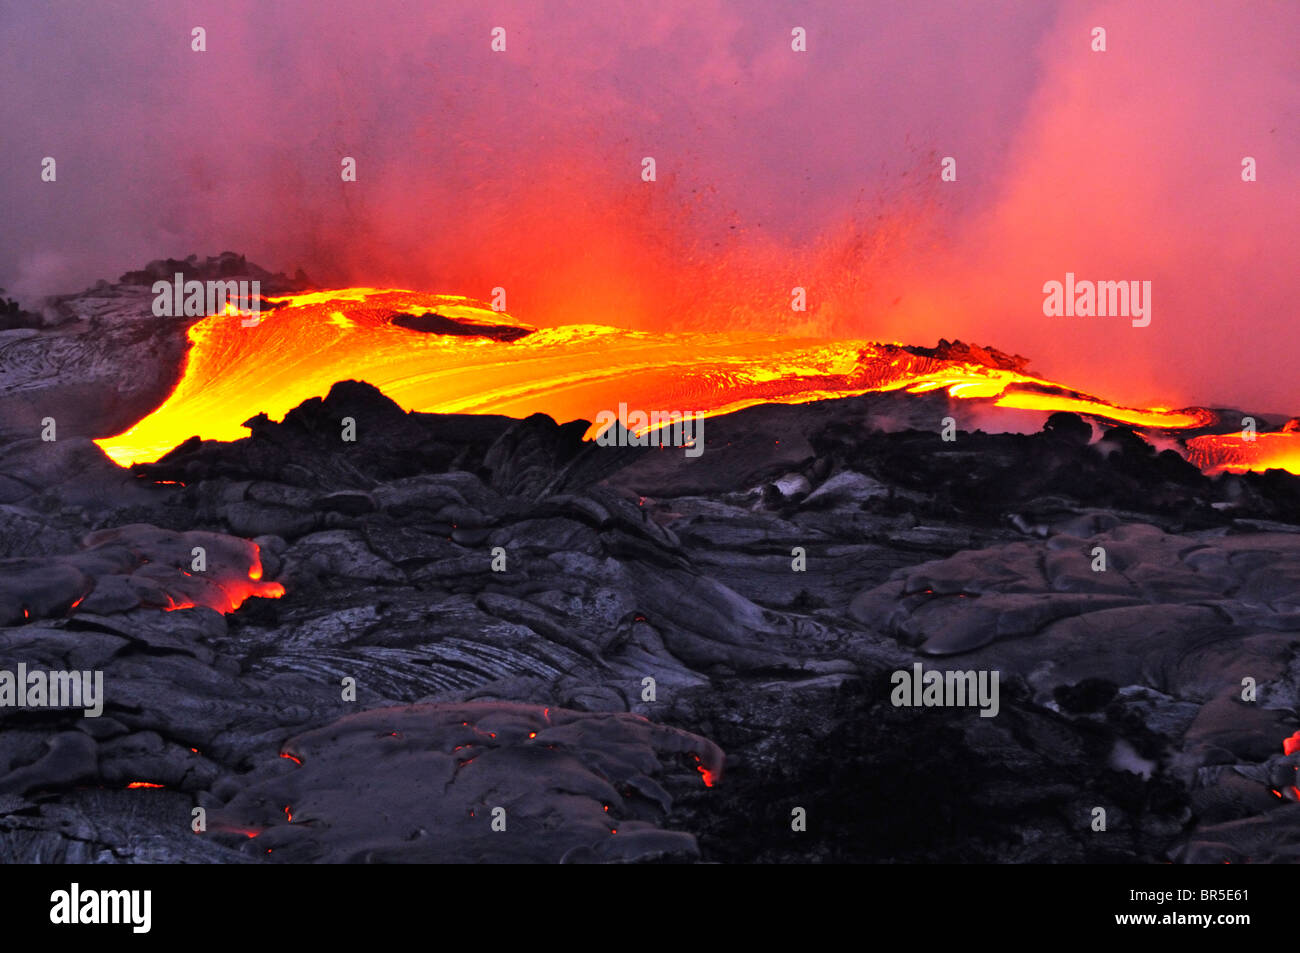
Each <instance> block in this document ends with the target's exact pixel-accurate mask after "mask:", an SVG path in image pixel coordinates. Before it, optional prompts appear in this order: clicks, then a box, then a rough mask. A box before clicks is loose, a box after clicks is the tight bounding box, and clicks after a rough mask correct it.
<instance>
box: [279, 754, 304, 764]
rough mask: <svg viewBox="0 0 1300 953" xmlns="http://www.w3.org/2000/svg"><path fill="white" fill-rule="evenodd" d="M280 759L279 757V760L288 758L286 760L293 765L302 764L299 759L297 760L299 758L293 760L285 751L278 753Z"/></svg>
mask: <svg viewBox="0 0 1300 953" xmlns="http://www.w3.org/2000/svg"><path fill="white" fill-rule="evenodd" d="M280 757H281V758H288V759H289V760H290V761H292V762H293V763H294V764H302V760H301V759H299V758H295V757H294V756H293V755H291V754H289V752H287V751H281V752H280Z"/></svg>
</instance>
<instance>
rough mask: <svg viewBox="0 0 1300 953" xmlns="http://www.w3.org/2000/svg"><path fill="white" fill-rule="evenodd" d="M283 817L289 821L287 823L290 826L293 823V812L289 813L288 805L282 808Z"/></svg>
mask: <svg viewBox="0 0 1300 953" xmlns="http://www.w3.org/2000/svg"><path fill="white" fill-rule="evenodd" d="M284 816H285V817H287V818H288V819H289V823H290V824H292V823H293V811H291V810H290V809H289V805H288V804H286V805H285V806H284Z"/></svg>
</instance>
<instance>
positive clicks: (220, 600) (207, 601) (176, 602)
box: [163, 540, 284, 614]
mask: <svg viewBox="0 0 1300 953" xmlns="http://www.w3.org/2000/svg"><path fill="white" fill-rule="evenodd" d="M240 542H241V543H243V544H244V545H245V546H246V547H248V548H249V551H250V557H251V562H252V564H251V565H250V566H249V567H248V578H247V579H244V578H241V577H240V576H239V575H238V573H235V574H234V575H233V576H232V575H228V574H222V573H220V572H213V573H209V574H208V575H207V576H206V577H205V578H204V579H202V580H197V579H196V580H195V582H194V583H193V584H190V585H188V586H186V585H180V586H178V587H177V589H178V591H180V592H183V593H184V595H185V596H186V597H187V598H181V599H177V598H176V597H175V596H172V595H169V596H168V597H167V602H168V604H167V605H166V606H164V607H163V608H164V610H165V611H167V612H175V611H176V610H178V609H193V608H194V607H195V606H206V607H207V608H209V609H216V610H217V611H218V612H220V613H223V614H225V613H230V612H234V611H235V610H236V609H238V608H239V607H240V606H242V605H243V604H244V603H245V602H247V601H248V600H249V599H250V598H251V597H253V596H258V597H260V598H262V599H279V598H280V597H281V596H283V595H284V586H282V585H281V584H280V583H278V582H262V581H261V579H262V556H261V549H260V547H259V546H258V545H257V544H256V543H254V542H251V541H248V540H241V541H240ZM182 575H184V576H187V577H189V578H191V579H193V578H194V577H193V575H192V574H191V573H187V572H182Z"/></svg>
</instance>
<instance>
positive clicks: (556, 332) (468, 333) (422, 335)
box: [97, 288, 1300, 472]
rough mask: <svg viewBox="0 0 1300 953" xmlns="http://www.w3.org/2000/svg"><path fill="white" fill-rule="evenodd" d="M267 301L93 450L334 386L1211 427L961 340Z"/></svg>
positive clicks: (425, 305) (168, 437)
mask: <svg viewBox="0 0 1300 953" xmlns="http://www.w3.org/2000/svg"><path fill="white" fill-rule="evenodd" d="M267 300H268V301H269V302H270V303H271V304H272V308H271V309H269V310H264V311H262V312H261V314H260V316H259V319H258V321H257V323H256V324H252V323H251V321H248V319H246V318H245V317H244V316H242V315H240V314H239V313H237V312H234V311H233V309H228V310H227V312H226V313H221V314H216V315H210V316H208V317H205V318H203V319H201V320H199V321H198V322H197V323H195V324H194V325H193V326H192V327H191V328H190V329H189V341H190V349H189V353H188V356H187V359H186V364H185V368H184V372H183V375H182V378H181V380H180V383H179V384H178V385H177V387H176V388H175V390H174V391H173V392H172V394H171V395H170V396H169V397H168V398H167V400H166V401H165V402H164V403H163V404H162V406H160V407H159V408H157V409H156V410H155V411H154V412H153V413H151V414H149V415H148V416H147V417H145V418H144V419H143V420H141V421H139V422H138V423H136V424H135V426H133V427H131V428H130V429H129V430H127V431H125V432H123V433H121V434H118V435H116V436H113V437H109V438H106V439H102V440H99V441H97V442H98V443H99V445H100V446H101V447H102V448H103V449H104V451H105V452H106V453H107V454H108V455H109V456H110V457H111V458H112V459H113V460H114V461H116V462H117V463H119V464H121V465H124V466H125V465H129V464H131V463H134V462H148V461H152V460H156V459H158V458H159V457H161V456H163V455H164V454H165V453H167V452H168V451H169V450H171V449H172V448H173V447H175V446H176V445H178V444H179V443H181V442H182V441H184V440H185V439H187V438H189V437H191V436H194V435H198V436H200V437H202V438H205V439H213V440H237V439H240V438H241V437H244V436H246V435H247V431H246V430H245V428H244V427H243V426H242V424H243V422H244V421H246V420H248V419H249V418H251V417H253V416H255V415H256V414H258V413H266V414H267V415H268V416H269V417H271V418H273V419H276V420H279V419H281V418H283V416H284V415H285V414H286V413H287V412H288V411H290V410H292V409H293V408H294V407H296V406H297V405H298V404H300V403H302V402H303V401H304V400H307V399H309V398H312V397H321V396H324V395H325V394H326V393H327V392H328V391H329V388H330V386H331V385H332V384H333V383H335V382H336V381H339V380H347V379H355V380H364V381H367V382H369V383H371V384H373V385H375V386H376V387H378V388H379V389H381V390H382V391H383V392H384V393H385V394H387V395H388V396H389V397H390V398H391V399H392V400H394V401H395V402H396V403H398V404H399V405H400V406H402V407H403V408H405V409H407V410H415V411H423V412H436V413H479V414H503V415H506V416H512V417H524V416H527V415H529V414H533V413H537V412H541V413H546V414H549V415H550V416H551V417H553V418H554V419H556V420H558V421H566V420H574V419H585V420H595V419H596V416H597V414H598V412H600V411H602V410H610V411H612V410H616V409H617V408H618V406H619V405H620V403H622V404H626V405H627V406H628V407H629V408H632V409H641V410H645V411H655V410H659V411H674V410H676V411H682V412H691V411H694V412H702V413H705V414H710V415H713V414H722V413H728V412H731V411H734V410H738V409H740V408H742V407H747V406H750V405H753V404H760V403H802V402H805V401H812V400H818V399H823V398H830V397H845V396H850V395H855V394H862V393H867V392H870V391H883V390H907V391H910V392H914V393H918V392H922V391H928V390H935V389H939V388H944V389H946V390H947V392H948V394H949V395H950V396H952V397H956V398H985V399H987V400H991V401H992V402H993V403H994V404H995V405H996V406H999V407H1007V408H1018V409H1030V410H1045V411H1052V410H1069V411H1074V412H1077V413H1083V414H1092V415H1095V416H1097V417H1101V418H1104V419H1108V420H1113V421H1117V422H1121V423H1127V424H1132V425H1135V426H1143V427H1151V428H1157V429H1160V430H1163V431H1166V432H1171V433H1173V432H1177V431H1179V430H1183V429H1187V428H1195V427H1204V426H1206V425H1208V424H1212V423H1213V422H1214V415H1213V414H1212V413H1211V412H1210V411H1207V410H1202V409H1199V408H1191V409H1184V410H1169V409H1165V408H1145V409H1136V408H1125V407H1118V406H1115V405H1112V404H1109V403H1107V402H1105V401H1104V400H1101V399H1099V398H1096V397H1093V396H1090V395H1087V394H1084V393H1081V392H1078V391H1074V390H1070V389H1068V388H1065V387H1062V386H1061V385H1058V384H1054V383H1052V382H1050V381H1046V380H1041V379H1038V378H1034V377H1031V376H1028V375H1027V374H1025V373H1024V372H1023V369H1022V366H1021V365H1020V364H1019V363H1018V362H1016V361H1011V360H1001V359H999V358H1000V357H1001V356H998V357H991V356H990V355H995V353H996V352H984V351H982V350H980V351H976V350H975V349H968V350H965V351H959V350H958V351H954V352H952V353H946V354H945V353H941V352H939V351H938V350H937V349H934V350H932V349H924V348H905V347H902V346H899V345H892V344H878V343H872V342H868V341H826V340H819V339H811V338H789V337H780V336H776V335H766V334H760V333H730V332H729V333H649V332H639V331H628V330H623V329H619V328H614V327H608V326H604V325H599V324H574V325H568V326H564V327H557V328H546V329H535V328H530V327H528V326H526V325H521V324H519V323H518V322H514V321H512V320H511V319H510V318H509V316H508V315H506V314H505V313H503V312H497V311H493V310H491V309H490V308H487V307H485V306H483V305H482V304H480V303H477V302H474V301H472V300H470V299H467V298H458V297H449V296H443V295H432V294H423V293H417V292H411V291H396V290H387V289H374V288H346V289H340V290H335V291H326V292H316V293H311V294H301V295H291V296H287V297H283V298H270V299H267ZM246 321H248V324H249V325H251V326H246ZM595 429H596V428H595V426H594V425H593V428H592V432H591V433H589V436H594V431H595ZM1291 436H1292V435H1290V434H1288V435H1286V437H1287V438H1290V437H1291ZM1200 439H1201V440H1202V446H1201V456H1202V457H1203V459H1202V460H1199V461H1198V462H1199V463H1200V464H1201V465H1202V466H1203V467H1205V468H1206V469H1213V468H1215V467H1216V466H1217V464H1218V461H1217V454H1216V453H1215V452H1214V445H1213V443H1212V441H1213V440H1214V439H1220V438H1204V437H1203V438H1200ZM1207 439H1209V440H1210V441H1211V443H1210V444H1206V443H1204V441H1205V440H1207ZM1221 439H1224V440H1233V441H1236V440H1239V439H1240V438H1239V437H1238V436H1231V437H1223V438H1221ZM1284 443H1285V452H1283V453H1282V456H1283V458H1284V459H1287V460H1288V461H1289V462H1290V463H1291V464H1292V465H1290V466H1288V467H1287V468H1288V469H1292V470H1293V472H1300V459H1292V458H1291V457H1288V456H1287V455H1288V454H1292V453H1294V451H1293V450H1292V449H1291V443H1292V441H1291V440H1290V439H1287V440H1285V441H1284ZM1253 449H1256V448H1253ZM1261 450H1263V447H1262V446H1261V447H1260V448H1257V449H1256V457H1257V456H1258V454H1259V452H1260V451H1261ZM1256 457H1252V458H1251V459H1252V463H1255V462H1256ZM1272 465H1284V464H1277V463H1274V464H1272Z"/></svg>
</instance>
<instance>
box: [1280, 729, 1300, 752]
mask: <svg viewBox="0 0 1300 953" xmlns="http://www.w3.org/2000/svg"><path fill="white" fill-rule="evenodd" d="M1297 751H1300V731H1297V732H1296V733H1295V734H1293V735H1292V736H1291V737H1290V738H1283V739H1282V753H1283V754H1295V753H1296V752H1297Z"/></svg>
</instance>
